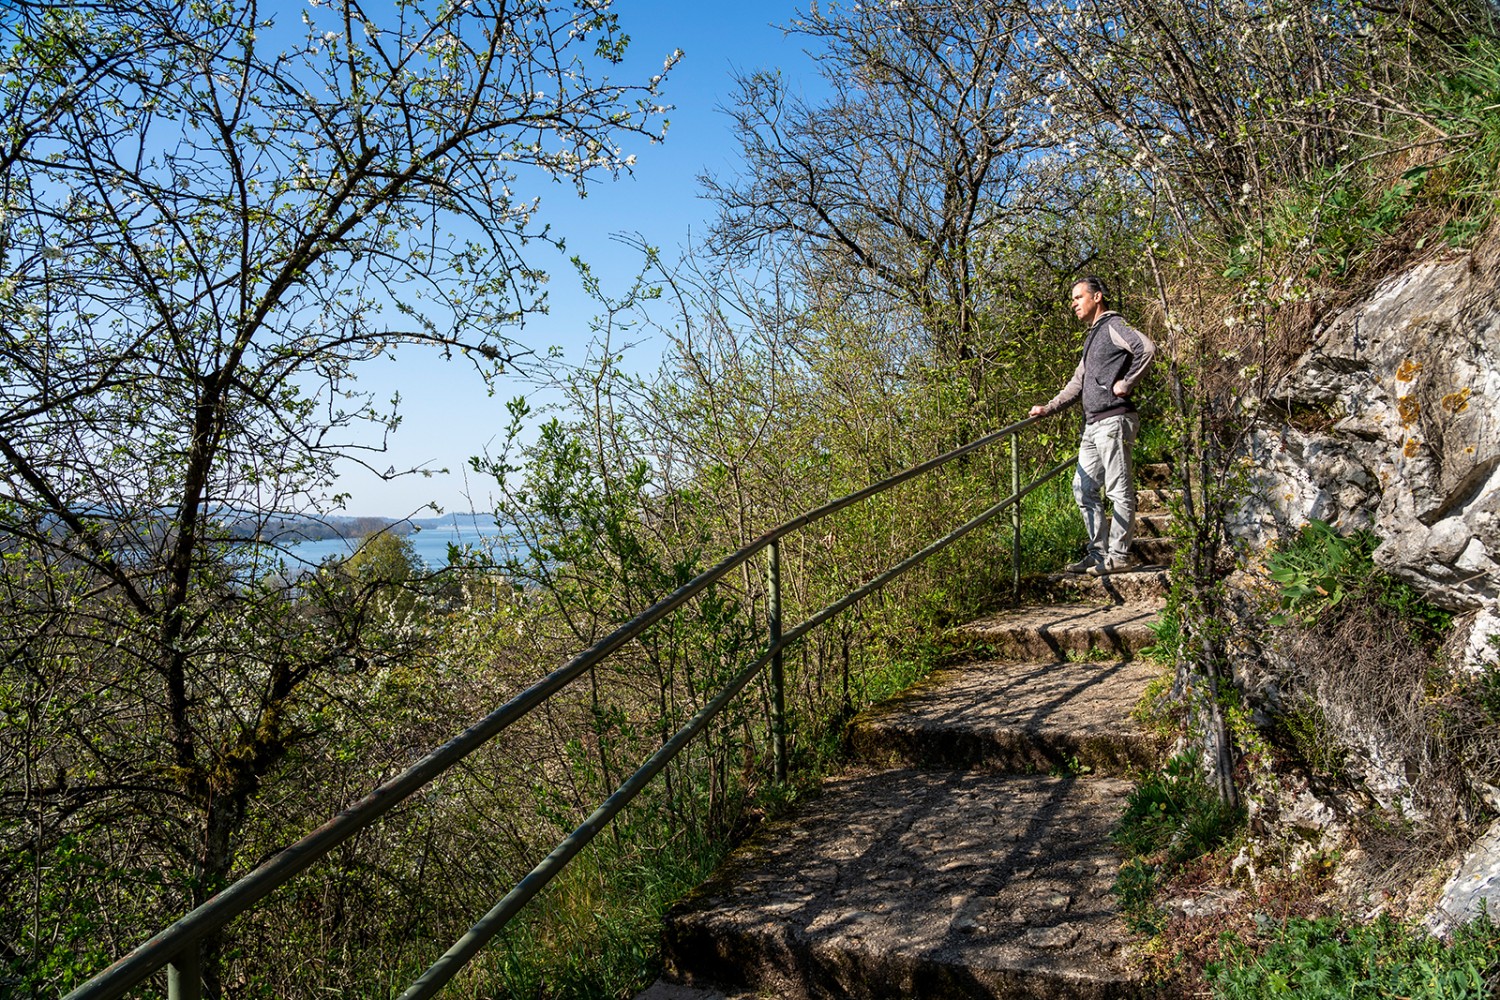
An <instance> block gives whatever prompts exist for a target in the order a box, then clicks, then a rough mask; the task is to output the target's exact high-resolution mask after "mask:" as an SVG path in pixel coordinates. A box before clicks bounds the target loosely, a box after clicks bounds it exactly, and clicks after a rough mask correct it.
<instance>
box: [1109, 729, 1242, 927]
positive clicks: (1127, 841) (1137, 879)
mask: <svg viewBox="0 0 1500 1000" xmlns="http://www.w3.org/2000/svg"><path fill="white" fill-rule="evenodd" d="M1243 820H1244V810H1243V809H1241V808H1240V807H1238V806H1230V805H1227V804H1225V803H1224V801H1223V800H1222V799H1220V798H1219V797H1218V795H1216V794H1215V793H1214V791H1213V789H1212V788H1210V787H1209V784H1208V780H1207V779H1206V777H1205V776H1204V773H1203V765H1202V763H1201V759H1200V757H1199V755H1198V753H1197V752H1196V751H1192V752H1189V753H1184V754H1179V755H1178V756H1176V757H1173V758H1172V759H1171V760H1169V761H1167V764H1166V766H1165V767H1163V768H1162V769H1161V770H1160V771H1159V772H1157V773H1155V774H1150V775H1146V776H1145V777H1144V778H1142V779H1141V781H1140V783H1139V784H1138V785H1136V787H1135V788H1134V789H1133V790H1132V791H1131V793H1130V795H1129V796H1128V798H1127V799H1126V804H1125V813H1124V815H1123V816H1121V817H1120V821H1119V823H1118V824H1116V826H1115V829H1114V832H1113V834H1112V838H1113V840H1114V842H1115V844H1117V845H1118V846H1119V847H1120V848H1121V849H1122V850H1124V851H1125V852H1126V854H1127V855H1128V857H1127V860H1126V862H1125V864H1124V865H1123V866H1121V868H1120V874H1119V875H1118V876H1117V877H1116V879H1115V886H1114V893H1115V897H1116V898H1117V899H1118V900H1119V901H1120V906H1121V908H1122V910H1123V911H1124V915H1125V923H1126V925H1127V926H1129V927H1130V928H1131V929H1132V930H1135V931H1139V932H1141V933H1146V934H1154V933H1156V932H1157V931H1159V930H1160V929H1161V913H1160V911H1159V910H1157V908H1156V907H1155V904H1154V903H1153V902H1152V900H1153V899H1154V897H1155V895H1156V891H1157V888H1158V886H1159V885H1160V884H1161V882H1163V881H1165V880H1166V879H1168V878H1170V877H1171V876H1172V875H1174V874H1176V872H1177V871H1179V870H1180V869H1181V868H1182V866H1183V865H1185V864H1186V863H1187V862H1189V861H1192V860H1194V859H1195V858H1199V857H1202V856H1203V855H1205V854H1208V853H1209V852H1210V851H1213V850H1214V849H1215V848H1217V847H1219V846H1220V845H1222V844H1224V843H1225V842H1226V841H1228V840H1229V838H1230V837H1232V836H1233V835H1234V833H1235V831H1236V830H1238V829H1239V826H1240V824H1241V823H1242V822H1243Z"/></svg>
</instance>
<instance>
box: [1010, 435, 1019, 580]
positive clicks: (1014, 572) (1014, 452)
mask: <svg viewBox="0 0 1500 1000" xmlns="http://www.w3.org/2000/svg"><path fill="white" fill-rule="evenodd" d="M1010 495H1011V496H1013V497H1015V498H1016V502H1015V504H1014V505H1013V506H1012V507H1011V509H1010V524H1011V536H1010V596H1011V597H1012V598H1013V599H1014V598H1019V597H1020V596H1021V435H1019V434H1012V435H1011V436H1010Z"/></svg>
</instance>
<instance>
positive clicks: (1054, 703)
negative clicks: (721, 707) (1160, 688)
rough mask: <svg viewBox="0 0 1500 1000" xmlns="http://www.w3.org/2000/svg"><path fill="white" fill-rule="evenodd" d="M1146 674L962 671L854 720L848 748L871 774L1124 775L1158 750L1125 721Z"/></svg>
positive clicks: (1074, 668) (1120, 664)
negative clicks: (912, 770)
mask: <svg viewBox="0 0 1500 1000" xmlns="http://www.w3.org/2000/svg"><path fill="white" fill-rule="evenodd" d="M1159 672H1160V668H1158V667H1156V666H1155V665H1153V664H1147V663H1140V662H1134V663H1132V662H1128V661H1116V662H1113V663H1008V662H994V661H991V662H984V663H968V664H964V665H963V666H960V667H954V668H950V669H946V670H939V671H936V672H935V673H933V674H931V675H930V676H929V677H928V678H927V679H926V680H924V681H922V682H921V683H920V684H917V685H915V686H913V687H911V688H908V689H907V690H906V691H905V692H903V693H902V694H900V695H897V696H896V697H895V698H893V699H891V700H889V701H886V702H883V703H881V704H879V705H875V706H873V707H871V708H869V709H866V710H865V711H863V712H861V713H860V714H859V715H857V716H855V718H854V719H853V721H852V722H851V723H850V724H849V729H848V739H849V745H850V748H851V749H852V750H853V752H854V753H855V755H856V756H857V757H858V758H859V759H860V760H862V761H864V762H865V763H867V764H870V765H872V766H876V767H941V768H955V767H978V768H987V769H990V770H1001V771H1011V772H1027V771H1051V772H1054V773H1057V772H1063V773H1074V774H1079V773H1089V772H1093V773H1099V774H1116V775H1128V774H1132V773H1137V772H1139V771H1141V770H1144V769H1146V768H1149V767H1151V766H1152V764H1153V763H1154V762H1155V759H1156V756H1157V750H1158V747H1157V746H1156V744H1155V742H1154V741H1153V740H1152V739H1151V738H1150V737H1148V736H1147V735H1146V734H1145V733H1144V732H1142V731H1141V730H1139V729H1137V728H1136V727H1134V726H1131V725H1129V724H1128V722H1126V721H1125V720H1128V719H1129V717H1130V713H1131V711H1132V710H1133V709H1134V708H1135V706H1136V703H1137V702H1139V701H1140V698H1141V695H1142V694H1143V693H1144V692H1145V690H1146V685H1147V684H1148V683H1149V682H1150V681H1151V679H1152V678H1153V677H1155V676H1156V675H1157V674H1158V673H1159Z"/></svg>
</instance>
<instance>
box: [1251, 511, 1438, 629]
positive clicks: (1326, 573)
mask: <svg viewBox="0 0 1500 1000" xmlns="http://www.w3.org/2000/svg"><path fill="white" fill-rule="evenodd" d="M1379 545H1380V539H1379V537H1377V536H1376V535H1375V534H1374V533H1373V532H1369V531H1353V532H1350V533H1349V534H1347V535H1341V534H1339V533H1338V532H1337V531H1336V530H1335V529H1334V528H1333V526H1332V525H1330V524H1328V523H1327V522H1325V521H1309V522H1308V523H1307V524H1306V525H1305V526H1304V527H1303V528H1302V531H1301V533H1299V534H1298V536H1297V538H1296V539H1295V540H1294V541H1293V542H1292V543H1291V544H1290V545H1288V546H1287V547H1286V548H1284V549H1282V550H1280V551H1279V552H1276V553H1275V554H1274V555H1272V556H1271V557H1270V558H1269V559H1268V560H1267V561H1266V563H1267V566H1268V567H1269V568H1270V576H1271V579H1272V580H1274V581H1275V582H1276V583H1278V584H1280V586H1281V603H1282V606H1283V608H1284V609H1285V610H1284V611H1283V612H1282V613H1280V614H1277V615H1275V616H1273V617H1272V618H1271V624H1273V625H1288V624H1291V623H1292V622H1293V621H1300V622H1302V623H1304V624H1310V623H1312V622H1313V621H1315V620H1317V619H1318V618H1320V617H1322V616H1323V615H1325V614H1328V613H1330V612H1334V611H1336V610H1338V609H1339V608H1340V606H1341V605H1343V604H1344V602H1345V601H1347V600H1348V599H1349V598H1351V597H1353V596H1356V595H1357V596H1359V597H1361V598H1363V599H1366V600H1370V601H1373V602H1374V603H1376V604H1379V605H1381V606H1383V607H1386V608H1389V609H1391V610H1392V611H1394V612H1396V615H1397V617H1398V618H1400V620H1401V621H1402V622H1403V623H1404V625H1405V627H1406V630H1407V632H1408V634H1409V635H1411V637H1412V638H1413V639H1415V640H1417V641H1418V642H1419V643H1421V644H1422V645H1423V646H1424V647H1426V648H1428V649H1429V650H1431V649H1432V648H1434V647H1435V646H1436V645H1437V644H1438V643H1439V642H1441V641H1442V638H1443V636H1444V635H1445V634H1446V633H1447V631H1448V629H1449V627H1450V626H1451V625H1452V624H1453V615H1452V613H1451V612H1448V611H1445V610H1443V609H1442V608H1439V607H1437V606H1436V605H1434V604H1431V603H1430V602H1428V601H1427V600H1426V599H1425V598H1423V597H1422V595H1421V594H1419V593H1418V592H1417V591H1416V590H1414V589H1413V588H1412V587H1410V586H1409V585H1407V584H1405V583H1403V582H1402V581H1400V580H1397V579H1396V578H1394V577H1392V576H1389V575H1387V574H1385V573H1382V572H1380V571H1379V570H1377V569H1376V568H1375V559H1374V554H1375V549H1376V548H1377V547H1378V546H1379Z"/></svg>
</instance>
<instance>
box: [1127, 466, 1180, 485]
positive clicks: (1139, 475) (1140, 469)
mask: <svg viewBox="0 0 1500 1000" xmlns="http://www.w3.org/2000/svg"><path fill="white" fill-rule="evenodd" d="M1173 476H1174V470H1173V468H1172V463H1171V462H1147V463H1146V464H1144V465H1137V466H1136V467H1135V481H1136V482H1138V483H1140V484H1141V485H1142V486H1150V487H1152V488H1153V489H1168V488H1170V487H1172V486H1173V485H1174V479H1173Z"/></svg>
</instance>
